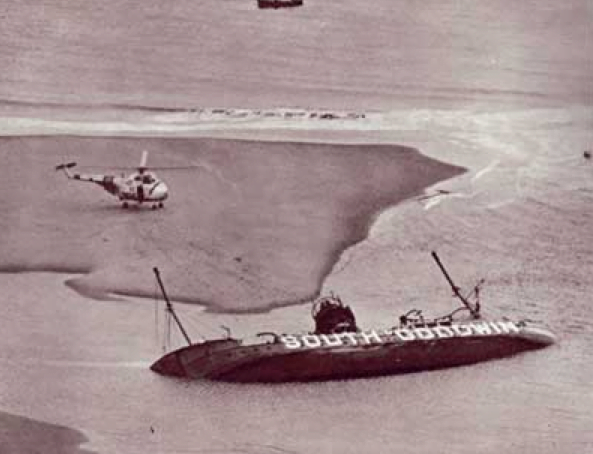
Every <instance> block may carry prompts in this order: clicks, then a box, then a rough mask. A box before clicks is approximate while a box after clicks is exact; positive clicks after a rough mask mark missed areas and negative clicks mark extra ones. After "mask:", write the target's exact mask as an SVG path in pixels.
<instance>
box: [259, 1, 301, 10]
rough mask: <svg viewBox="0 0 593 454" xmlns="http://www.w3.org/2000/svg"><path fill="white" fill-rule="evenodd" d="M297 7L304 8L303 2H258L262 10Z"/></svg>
mask: <svg viewBox="0 0 593 454" xmlns="http://www.w3.org/2000/svg"><path fill="white" fill-rule="evenodd" d="M295 6H303V0H257V7H258V8H260V9H267V8H273V9H278V8H293V7H295Z"/></svg>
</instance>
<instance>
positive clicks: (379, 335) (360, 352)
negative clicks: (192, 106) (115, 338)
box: [151, 252, 555, 383]
mask: <svg viewBox="0 0 593 454" xmlns="http://www.w3.org/2000/svg"><path fill="white" fill-rule="evenodd" d="M432 255H433V258H434V259H435V261H436V262H437V264H438V265H439V267H440V269H441V271H442V272H443V274H444V275H445V278H446V279H447V281H448V282H449V284H450V285H451V288H452V289H453V293H454V294H455V296H456V297H457V298H459V299H460V300H461V301H462V303H463V305H462V306H461V307H459V308H457V309H455V310H454V311H453V312H451V313H449V314H446V315H444V316H442V317H438V318H434V319H430V320H428V319H425V318H424V316H423V315H422V312H421V311H420V310H418V309H412V310H410V311H408V312H407V313H405V314H404V315H402V316H401V317H399V323H398V325H397V326H394V327H391V328H387V329H373V330H361V329H360V328H359V327H358V326H357V323H356V319H355V316H354V313H353V311H352V309H351V308H350V307H349V306H346V305H345V304H344V303H343V302H342V301H341V300H340V298H339V297H337V296H335V295H330V296H327V297H323V298H320V299H318V300H317V301H316V302H315V303H314V305H313V308H312V316H313V319H314V321H315V331H313V332H310V333H303V334H291V335H288V334H276V333H270V332H265V333H258V335H257V336H258V339H259V340H258V341H256V342H255V343H251V344H249V343H246V342H243V341H242V340H239V339H235V338H233V337H231V336H230V332H229V333H228V336H227V337H226V338H222V339H213V340H206V341H203V342H199V343H192V342H191V340H190V338H189V336H188V334H187V332H186V330H185V328H184V327H183V325H182V324H181V321H180V320H179V318H178V317H177V315H176V313H175V311H174V309H173V306H172V304H171V302H170V301H169V299H168V297H167V293H166V291H165V288H164V286H163V283H162V280H161V278H160V275H159V271H158V269H157V268H155V269H154V272H155V275H156V278H157V281H158V283H159V285H160V288H161V291H162V294H163V297H164V299H165V302H166V311H167V313H168V314H169V315H170V316H171V318H172V319H173V320H175V323H176V324H177V326H178V327H179V330H180V331H181V333H182V334H183V336H184V337H185V340H186V341H187V343H188V345H187V346H185V347H182V348H179V349H177V350H174V351H172V352H170V353H167V354H166V355H164V356H163V357H162V358H160V359H159V360H157V361H156V362H155V363H154V364H153V365H152V366H151V369H152V370H153V371H154V372H157V373H159V374H162V375H167V376H174V377H183V378H189V379H209V380H221V381H229V382H264V383H271V382H294V381H302V382H304V381H322V380H336V379H349V378H360V377H372V376H380V375H391V374H403V373H409V372H419V371H427V370H434V369H443V368H448V367H454V366H463V365H468V364H474V363H478V362H481V361H487V360H492V359H497V358H503V357H507V356H511V355H514V354H516V353H519V352H523V351H527V350H536V349H540V348H543V347H546V346H548V345H551V344H553V343H554V342H555V337H554V334H552V333H551V332H550V331H549V330H548V329H546V328H544V327H541V326H537V325H533V324H531V323H530V322H527V321H512V320H509V319H507V318H502V319H500V320H485V319H483V318H482V315H481V312H480V300H479V292H480V286H481V284H482V283H483V280H482V281H480V282H479V283H478V284H477V285H476V286H475V287H474V289H473V292H472V293H471V295H473V296H472V298H473V299H474V301H473V302H472V301H470V299H469V298H470V297H469V296H468V297H466V296H463V295H462V294H461V291H460V289H459V287H457V286H456V285H455V284H454V283H453V281H452V280H451V277H450V276H449V274H448V273H447V271H446V270H445V268H444V266H443V265H442V263H441V261H440V259H439V257H438V256H437V254H436V253H435V252H433V253H432Z"/></svg>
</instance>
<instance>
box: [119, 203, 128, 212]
mask: <svg viewBox="0 0 593 454" xmlns="http://www.w3.org/2000/svg"><path fill="white" fill-rule="evenodd" d="M121 207H122V208H123V209H124V210H125V209H126V208H128V202H124V203H122V204H121Z"/></svg>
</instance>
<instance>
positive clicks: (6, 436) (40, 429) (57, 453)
mask: <svg viewBox="0 0 593 454" xmlns="http://www.w3.org/2000/svg"><path fill="white" fill-rule="evenodd" d="M87 441H88V439H87V438H86V437H85V436H84V435H83V434H82V433H81V432H79V431H77V430H74V429H71V428H68V427H64V426H58V425H55V424H48V423H45V422H42V421H35V420H34V419H29V418H24V417H22V416H17V415H12V414H10V413H5V412H1V411H0V446H2V453H3V454H33V453H41V452H43V453H44V454H91V452H92V451H87V450H85V449H81V448H80V445H81V444H83V443H86V442H87Z"/></svg>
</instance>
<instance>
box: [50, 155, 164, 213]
mask: <svg viewBox="0 0 593 454" xmlns="http://www.w3.org/2000/svg"><path fill="white" fill-rule="evenodd" d="M147 159H148V151H146V150H144V151H143V152H142V157H141V159H140V165H139V166H138V167H136V172H134V173H132V174H130V175H128V176H125V175H122V176H115V175H99V174H81V173H71V172H70V169H72V168H73V167H76V165H77V164H76V162H69V163H65V164H60V165H57V166H56V171H57V170H62V171H63V172H64V173H65V174H66V176H67V177H68V179H70V180H77V181H87V182H90V183H96V184H98V185H99V186H101V187H102V188H103V189H104V190H105V191H107V192H108V193H109V194H112V195H114V196H115V197H117V198H119V200H120V201H121V202H122V208H128V207H129V206H130V204H131V203H136V204H137V206H140V205H142V204H143V203H146V204H152V209H153V210H156V209H157V208H163V207H164V201H165V200H166V199H167V197H168V196H169V190H168V188H167V185H166V184H165V183H164V182H163V180H161V179H159V178H158V177H157V176H156V174H155V173H154V172H150V171H148V167H147V166H146V161H147Z"/></svg>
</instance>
